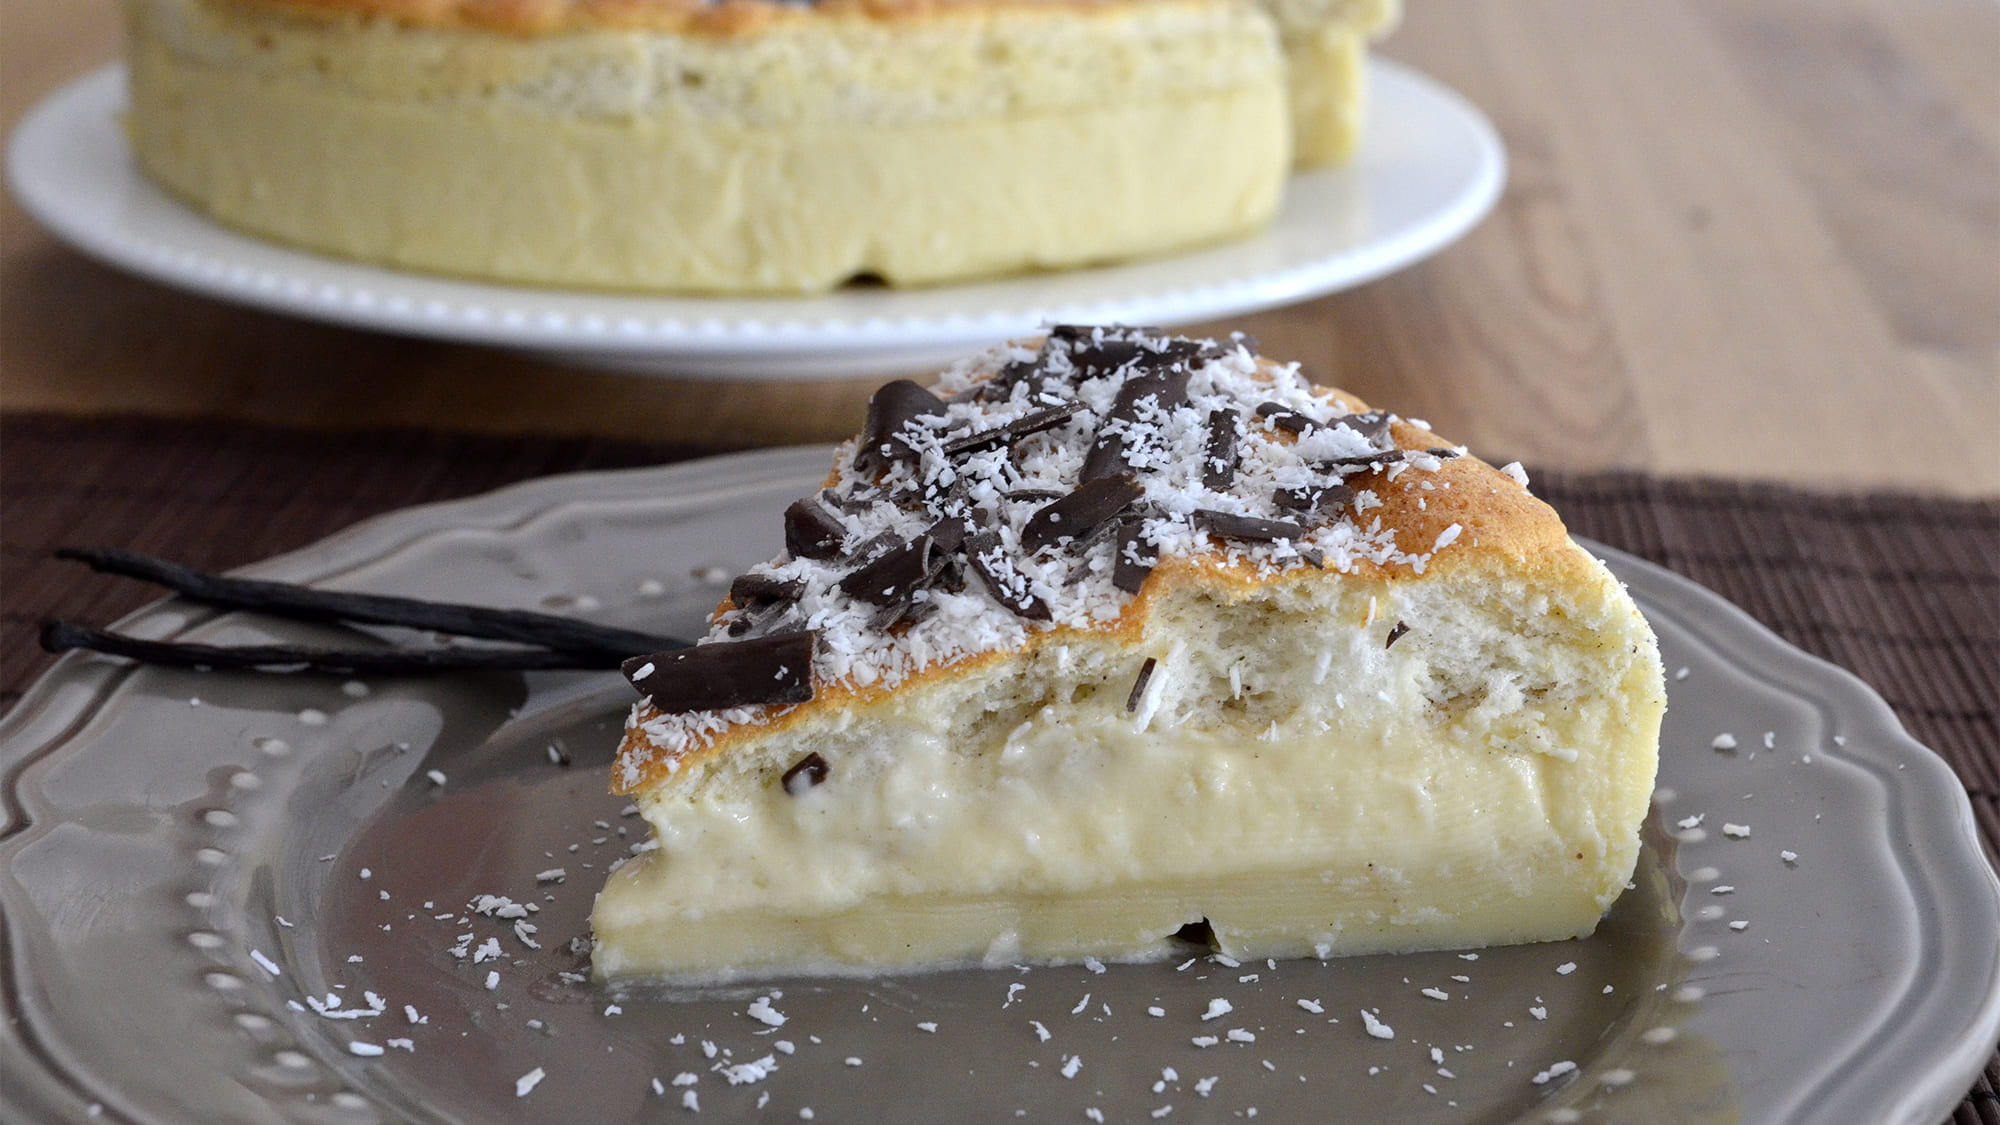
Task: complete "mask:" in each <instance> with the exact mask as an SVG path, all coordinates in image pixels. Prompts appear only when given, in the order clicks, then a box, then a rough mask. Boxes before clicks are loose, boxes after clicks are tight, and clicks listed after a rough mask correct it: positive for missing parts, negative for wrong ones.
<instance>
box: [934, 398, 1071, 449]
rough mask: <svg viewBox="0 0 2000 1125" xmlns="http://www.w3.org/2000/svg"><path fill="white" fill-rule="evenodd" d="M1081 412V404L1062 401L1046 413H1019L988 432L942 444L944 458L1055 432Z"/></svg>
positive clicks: (968, 435)
mask: <svg viewBox="0 0 2000 1125" xmlns="http://www.w3.org/2000/svg"><path fill="white" fill-rule="evenodd" d="M1082 410H1083V404H1082V403H1080V402H1066V403H1063V404H1062V405H1061V406H1051V407H1049V408H1048V409H1047V410H1037V411H1035V412H1034V413H1032V414H1023V415H1021V416H1020V417H1019V418H1016V419H1014V420H1013V421H1012V422H1009V423H1007V424H1006V425H1004V426H995V427H994V428H992V429H990V430H980V431H979V432H978V433H971V434H966V435H965V436H964V437H958V438H953V439H952V440H950V441H948V442H945V443H944V451H945V453H946V454H947V455H949V456H952V457H956V456H959V455H960V454H964V453H975V452H978V451H980V450H985V449H991V448H993V447H995V446H999V445H1011V444H1013V443H1014V442H1016V441H1019V440H1020V439H1021V438H1024V437H1027V436H1028V435H1029V434H1038V433H1041V432H1042V431H1043V430H1052V429H1055V428H1056V427H1057V426H1060V425H1062V424H1063V423H1064V422H1067V421H1069V420H1070V419H1071V418H1074V417H1076V416H1077V414H1078V413H1080V412H1081V411H1082Z"/></svg>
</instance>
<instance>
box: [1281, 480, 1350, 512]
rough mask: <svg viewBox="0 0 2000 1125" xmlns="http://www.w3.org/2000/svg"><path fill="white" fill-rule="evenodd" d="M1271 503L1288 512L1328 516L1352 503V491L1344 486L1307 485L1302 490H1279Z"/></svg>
mask: <svg viewBox="0 0 2000 1125" xmlns="http://www.w3.org/2000/svg"><path fill="white" fill-rule="evenodd" d="M1271 502H1272V503H1273V504H1276V505H1277V506H1278V507H1280V508H1284V509H1286V510H1288V511H1293V512H1300V513H1303V514H1309V515H1320V516H1330V515H1332V514H1333V513H1335V512H1337V511H1339V510H1340V509H1341V508H1342V507H1344V506H1345V505H1347V504H1351V503H1353V502H1354V490H1353V489H1351V488H1349V487H1347V486H1346V485H1344V484H1309V485H1306V486H1304V487H1302V488H1281V489H1279V490H1278V491H1277V492H1275V493H1273V494H1272V496H1271Z"/></svg>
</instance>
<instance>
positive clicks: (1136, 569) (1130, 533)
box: [1111, 517, 1160, 594]
mask: <svg viewBox="0 0 2000 1125" xmlns="http://www.w3.org/2000/svg"><path fill="white" fill-rule="evenodd" d="M1144 526H1145V521H1144V520H1141V519H1139V518H1137V517H1128V518H1126V519H1122V520H1119V521H1118V546H1117V547H1116V548H1115V549H1114V551H1113V553H1112V556H1111V584H1112V585H1113V586H1116V587H1118V588H1119V589H1120V590H1123V591H1125V592H1126V593H1128V594H1136V593H1138V592H1139V590H1140V588H1141V587H1143V586H1145V584H1146V577H1147V576H1148V575H1150V574H1152V573H1153V567H1154V566H1156V565H1158V563H1159V561H1160V553H1159V551H1158V550H1157V549H1155V548H1154V546H1153V544H1152V543H1151V542H1149V541H1148V540H1147V539H1146V537H1145V535H1144V534H1142V530H1143V528H1144Z"/></svg>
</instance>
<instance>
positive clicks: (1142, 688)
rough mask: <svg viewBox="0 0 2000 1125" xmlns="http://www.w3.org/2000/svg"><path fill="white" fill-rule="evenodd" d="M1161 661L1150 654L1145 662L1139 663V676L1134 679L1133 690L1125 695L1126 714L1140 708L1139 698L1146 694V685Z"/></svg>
mask: <svg viewBox="0 0 2000 1125" xmlns="http://www.w3.org/2000/svg"><path fill="white" fill-rule="evenodd" d="M1159 663H1160V662H1159V661H1157V660H1155V659H1153V658H1152V657H1150V656H1149V657H1147V658H1146V662H1145V663H1144V664H1141V665H1139V676H1138V678H1137V679H1135V680H1133V681H1132V691H1131V693H1130V694H1128V695H1127V696H1126V697H1125V713H1126V714H1128V715H1129V714H1131V713H1132V712H1134V711H1137V710H1138V709H1139V700H1140V699H1141V698H1142V697H1143V696H1144V695H1145V694H1146V685H1147V683H1149V682H1151V680H1152V678H1153V669H1154V668H1157V667H1159Z"/></svg>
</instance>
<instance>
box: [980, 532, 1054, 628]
mask: <svg viewBox="0 0 2000 1125" xmlns="http://www.w3.org/2000/svg"><path fill="white" fill-rule="evenodd" d="M965 559H966V562H967V563H969V564H970V565H971V567H972V573H974V574H977V575H978V576H979V581H980V583H981V584H982V585H984V586H985V587H986V592H987V593H989V594H992V595H993V600H994V601H996V602H999V603H1000V604H1001V605H1003V606H1006V607H1007V608H1008V609H1010V610H1012V611H1013V612H1014V613H1015V614H1017V615H1018V616H1021V617H1024V618H1027V619H1028V620H1030V621H1047V620H1049V619H1050V618H1052V617H1053V616H1054V613H1053V612H1052V611H1051V610H1050V609H1049V605H1048V603H1047V602H1045V601H1043V600H1042V599H1040V598H1038V597H1036V596H1035V595H1034V594H1032V593H1030V592H1029V591H1028V588H1027V582H1026V580H1025V579H1023V578H1022V577H1021V573H1020V571H1018V570H1015V569H1014V568H1013V567H1012V566H1011V565H1009V564H1008V562H1007V560H1006V554H1005V551H1004V550H1003V549H1002V547H1001V545H1000V536H999V535H997V534H995V533H993V532H991V531H982V532H980V533H978V534H977V535H974V536H972V537H971V538H969V539H967V540H966V541H965Z"/></svg>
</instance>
